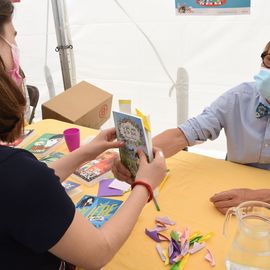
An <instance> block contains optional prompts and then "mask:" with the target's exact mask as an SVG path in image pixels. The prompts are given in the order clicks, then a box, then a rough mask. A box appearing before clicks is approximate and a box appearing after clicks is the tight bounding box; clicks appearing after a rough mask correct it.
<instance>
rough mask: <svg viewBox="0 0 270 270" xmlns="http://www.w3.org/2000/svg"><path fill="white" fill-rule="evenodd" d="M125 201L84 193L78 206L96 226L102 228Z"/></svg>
mask: <svg viewBox="0 0 270 270" xmlns="http://www.w3.org/2000/svg"><path fill="white" fill-rule="evenodd" d="M122 202H123V201H120V200H114V199H109V198H100V197H96V196H92V195H84V196H83V197H82V198H81V199H80V201H79V202H78V203H77V205H76V208H77V210H78V211H80V212H81V213H82V215H83V216H84V217H85V218H87V220H88V221H89V222H91V223H92V224H93V225H94V226H95V227H96V228H100V227H101V226H102V225H103V224H104V223H105V222H106V221H108V220H109V219H110V218H111V216H112V215H113V214H114V213H115V212H116V210H117V209H118V208H119V207H120V205H121V204H122Z"/></svg>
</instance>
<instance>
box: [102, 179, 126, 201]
mask: <svg viewBox="0 0 270 270" xmlns="http://www.w3.org/2000/svg"><path fill="white" fill-rule="evenodd" d="M113 180H114V179H104V180H101V181H100V182H99V188H98V193H97V196H98V197H110V196H122V195H123V191H122V190H119V189H115V188H110V187H109V185H110V184H111V183H112V181H113Z"/></svg>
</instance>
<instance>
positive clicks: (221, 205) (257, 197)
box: [210, 188, 270, 214]
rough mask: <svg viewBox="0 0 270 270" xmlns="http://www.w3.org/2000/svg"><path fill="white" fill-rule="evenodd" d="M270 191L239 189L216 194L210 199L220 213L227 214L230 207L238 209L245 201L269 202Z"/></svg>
mask: <svg viewBox="0 0 270 270" xmlns="http://www.w3.org/2000/svg"><path fill="white" fill-rule="evenodd" d="M269 199H270V189H258V190H254V189H248V188H237V189H231V190H226V191H223V192H220V193H217V194H215V195H214V196H212V197H211V198H210V201H211V202H212V203H213V204H214V206H215V207H216V208H217V210H218V211H219V212H221V213H222V214H226V212H227V210H228V209H229V208H230V207H236V206H238V205H239V204H240V203H242V202H245V201H263V202H269Z"/></svg>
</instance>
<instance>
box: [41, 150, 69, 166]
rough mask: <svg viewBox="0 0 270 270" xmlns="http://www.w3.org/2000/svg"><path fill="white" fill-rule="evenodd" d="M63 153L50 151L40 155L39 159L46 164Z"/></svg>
mask: <svg viewBox="0 0 270 270" xmlns="http://www.w3.org/2000/svg"><path fill="white" fill-rule="evenodd" d="M64 155H65V154H64V153H62V152H51V153H49V154H48V155H46V156H44V157H42V158H41V159H40V160H39V161H42V162H45V163H46V164H49V163H51V162H54V161H56V160H58V159H60V158H61V157H63V156H64Z"/></svg>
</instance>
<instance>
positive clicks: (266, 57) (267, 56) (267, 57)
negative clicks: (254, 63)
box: [261, 51, 270, 68]
mask: <svg viewBox="0 0 270 270" xmlns="http://www.w3.org/2000/svg"><path fill="white" fill-rule="evenodd" d="M261 58H262V61H263V64H264V65H265V67H267V68H270V53H268V51H266V52H263V53H262V54H261Z"/></svg>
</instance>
